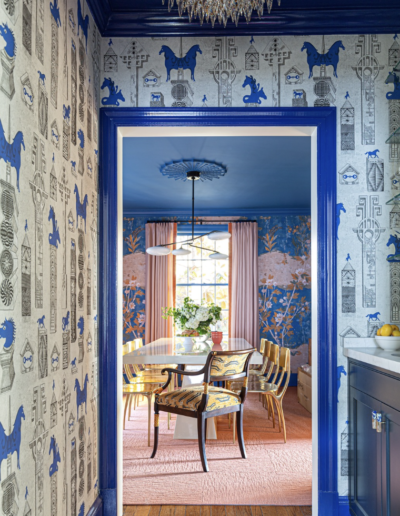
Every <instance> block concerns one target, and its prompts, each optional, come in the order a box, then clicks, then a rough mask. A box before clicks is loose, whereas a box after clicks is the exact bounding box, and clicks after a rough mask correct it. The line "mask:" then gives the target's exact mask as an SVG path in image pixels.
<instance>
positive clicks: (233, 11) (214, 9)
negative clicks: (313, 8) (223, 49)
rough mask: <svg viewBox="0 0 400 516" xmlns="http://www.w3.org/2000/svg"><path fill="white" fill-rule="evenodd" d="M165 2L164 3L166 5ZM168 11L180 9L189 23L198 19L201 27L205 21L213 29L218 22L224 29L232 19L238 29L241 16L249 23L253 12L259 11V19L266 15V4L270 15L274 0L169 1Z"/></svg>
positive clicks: (179, 11) (180, 14) (279, 3)
mask: <svg viewBox="0 0 400 516" xmlns="http://www.w3.org/2000/svg"><path fill="white" fill-rule="evenodd" d="M164 1H165V0H162V3H163V5H164ZM167 1H168V11H169V12H170V11H171V9H173V7H175V1H176V6H177V7H178V13H179V16H181V17H182V15H183V14H185V13H186V12H187V14H188V17H189V21H190V22H191V21H192V19H196V18H198V19H199V21H200V25H203V22H204V20H205V21H206V22H207V23H208V22H210V23H211V25H212V27H214V24H215V22H216V21H218V22H219V23H223V24H224V27H226V24H227V22H228V20H229V18H231V20H232V21H233V22H234V23H235V25H236V27H237V26H238V23H239V18H240V16H244V17H245V19H246V22H247V23H249V21H250V20H251V16H252V14H253V11H257V14H258V18H259V19H261V16H262V15H263V14H264V4H265V3H266V4H267V9H268V14H269V13H270V12H271V9H272V2H273V0H167ZM280 5H281V0H278V6H280Z"/></svg>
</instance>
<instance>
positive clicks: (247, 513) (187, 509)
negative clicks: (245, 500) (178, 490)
mask: <svg viewBox="0 0 400 516" xmlns="http://www.w3.org/2000/svg"><path fill="white" fill-rule="evenodd" d="M124 516H311V507H296V506H290V507H276V506H268V507H267V506H255V505H253V506H250V505H236V506H234V505H225V506H224V505H124Z"/></svg>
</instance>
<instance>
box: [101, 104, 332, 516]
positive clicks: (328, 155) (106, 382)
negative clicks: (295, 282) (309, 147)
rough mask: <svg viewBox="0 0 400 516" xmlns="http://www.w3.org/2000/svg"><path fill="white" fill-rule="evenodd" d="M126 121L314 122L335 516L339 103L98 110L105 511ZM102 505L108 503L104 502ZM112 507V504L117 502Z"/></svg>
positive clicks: (322, 453)
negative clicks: (121, 142) (120, 135)
mask: <svg viewBox="0 0 400 516" xmlns="http://www.w3.org/2000/svg"><path fill="white" fill-rule="evenodd" d="M129 126H236V127H238V126H253V127H254V126H314V127H317V129H318V141H317V154H318V156H317V166H318V179H317V181H318V184H317V191H318V208H317V210H318V213H317V220H318V249H317V262H318V267H319V270H318V277H317V279H316V281H318V286H317V288H318V296H319V298H318V299H319V303H318V307H316V309H314V313H316V314H317V317H318V342H323V343H324V345H323V346H320V347H319V349H318V356H317V357H316V359H317V361H318V440H319V456H318V477H319V478H318V492H319V510H320V513H321V514H323V515H324V516H331V515H332V516H333V515H334V516H337V515H338V511H339V498H338V491H337V482H338V478H337V467H338V449H337V446H338V438H337V437H338V434H337V389H336V383H337V374H336V364H337V356H336V354H337V335H336V308H337V307H336V108H335V107H330V108H255V109H252V108H208V109H187V108H183V109H180V108H176V109H170V108H163V109H157V110H151V109H148V108H121V109H119V108H102V109H101V110H100V144H99V149H100V171H99V186H100V203H99V209H100V218H99V221H100V226H99V267H100V271H99V280H100V285H99V292H100V301H99V304H100V306H99V321H100V323H99V356H100V364H99V367H100V371H99V374H100V378H101V379H102V381H101V382H100V389H99V396H100V411H99V440H100V442H99V449H100V450H101V453H100V454H99V455H100V467H99V480H100V488H101V494H102V497H103V503H104V515H105V516H111V515H112V516H114V514H115V512H116V483H117V428H116V413H117V394H116V385H117V383H116V382H117V380H118V381H120V375H119V374H118V375H117V355H116V352H117V342H116V336H117V333H118V332H117V329H118V324H121V323H120V321H118V320H117V298H119V296H120V293H119V292H117V289H116V285H117V220H116V217H115V214H116V213H117V207H118V203H117V128H118V127H129ZM106 502H107V503H106ZM114 504H115V505H114Z"/></svg>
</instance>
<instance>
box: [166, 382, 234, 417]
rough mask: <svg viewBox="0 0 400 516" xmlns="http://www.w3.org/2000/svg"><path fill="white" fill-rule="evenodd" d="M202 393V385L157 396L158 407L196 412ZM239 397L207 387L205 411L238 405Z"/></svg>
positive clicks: (216, 388)
mask: <svg viewBox="0 0 400 516" xmlns="http://www.w3.org/2000/svg"><path fill="white" fill-rule="evenodd" d="M203 393H204V386H203V385H192V386H191V387H186V388H184V389H179V390H177V391H173V392H165V393H163V394H160V395H159V396H157V404H158V405H166V406H168V407H174V408H180V409H185V410H193V411H196V410H197V409H198V406H199V405H200V403H201V399H202V396H203ZM240 403H241V402H240V396H239V395H238V394H236V393H234V392H231V391H228V390H227V389H222V388H221V387H214V386H211V385H210V386H209V388H208V403H207V407H206V411H207V412H209V411H211V410H218V409H222V408H226V407H231V406H233V405H240Z"/></svg>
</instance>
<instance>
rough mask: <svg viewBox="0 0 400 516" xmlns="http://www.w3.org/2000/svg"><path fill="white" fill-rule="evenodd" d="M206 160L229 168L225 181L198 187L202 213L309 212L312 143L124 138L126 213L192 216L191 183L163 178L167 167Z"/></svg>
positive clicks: (296, 139) (198, 183)
mask: <svg viewBox="0 0 400 516" xmlns="http://www.w3.org/2000/svg"><path fill="white" fill-rule="evenodd" d="M181 159H204V160H207V161H216V162H218V163H221V164H223V165H225V166H226V167H227V169H228V172H227V174H226V175H225V176H223V177H221V178H219V179H214V180H213V181H204V182H203V181H196V185H195V189H196V208H197V209H199V210H211V211H212V212H215V213H216V211H215V210H233V212H234V211H235V209H239V210H245V209H257V208H309V207H310V188H311V186H310V185H311V176H310V174H311V170H310V167H311V140H310V138H309V137H303V136H301V137H289V136H287V137H276V136H274V137H271V136H269V137H186V138H185V137H182V138H181V137H179V138H178V137H171V138H124V144H123V205H124V211H129V210H134V211H138V210H139V211H140V210H143V211H152V210H160V211H161V212H162V211H163V210H168V211H170V210H190V208H191V185H192V184H191V182H189V181H185V182H184V181H175V180H174V179H168V178H167V177H165V176H163V175H162V174H161V173H160V166H161V165H163V164H164V163H166V162H170V161H177V160H181Z"/></svg>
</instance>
